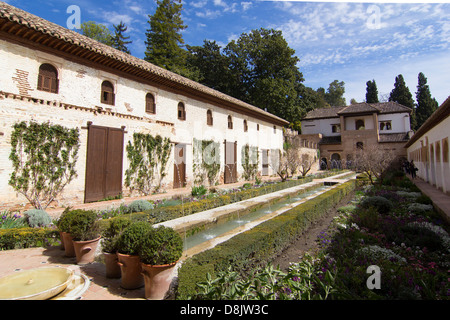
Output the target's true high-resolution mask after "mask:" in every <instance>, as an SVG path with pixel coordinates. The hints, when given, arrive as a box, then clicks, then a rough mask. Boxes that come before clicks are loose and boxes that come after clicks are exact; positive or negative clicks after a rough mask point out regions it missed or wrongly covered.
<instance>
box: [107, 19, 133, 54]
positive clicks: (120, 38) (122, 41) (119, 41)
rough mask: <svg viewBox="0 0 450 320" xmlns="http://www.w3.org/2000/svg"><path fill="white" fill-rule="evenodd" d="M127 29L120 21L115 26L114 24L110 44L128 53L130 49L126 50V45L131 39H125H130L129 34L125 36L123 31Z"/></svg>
mask: <svg viewBox="0 0 450 320" xmlns="http://www.w3.org/2000/svg"><path fill="white" fill-rule="evenodd" d="M127 29H128V27H127V26H125V24H124V23H123V22H122V21H120V23H119V24H118V25H117V26H116V25H114V36H112V39H111V42H112V44H111V46H112V47H113V48H115V49H117V50H120V51H122V52H125V53H128V54H130V50H128V47H127V45H128V44H130V43H132V41H127V40H128V39H130V36H125V35H124V34H123V33H124V32H126V31H127Z"/></svg>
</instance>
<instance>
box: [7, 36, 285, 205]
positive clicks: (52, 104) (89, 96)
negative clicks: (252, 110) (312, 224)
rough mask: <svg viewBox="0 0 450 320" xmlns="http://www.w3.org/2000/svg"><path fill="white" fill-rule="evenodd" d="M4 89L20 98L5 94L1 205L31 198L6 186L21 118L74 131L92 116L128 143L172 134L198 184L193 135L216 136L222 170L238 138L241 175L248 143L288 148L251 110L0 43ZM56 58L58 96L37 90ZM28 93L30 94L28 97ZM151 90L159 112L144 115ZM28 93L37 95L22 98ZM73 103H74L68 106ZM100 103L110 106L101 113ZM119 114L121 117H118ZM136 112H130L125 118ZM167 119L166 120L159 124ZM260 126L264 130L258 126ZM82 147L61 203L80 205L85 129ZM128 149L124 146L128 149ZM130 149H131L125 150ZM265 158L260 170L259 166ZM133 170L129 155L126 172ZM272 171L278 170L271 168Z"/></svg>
mask: <svg viewBox="0 0 450 320" xmlns="http://www.w3.org/2000/svg"><path fill="white" fill-rule="evenodd" d="M0 61H1V62H2V63H0V84H1V86H0V91H2V92H6V93H11V94H14V95H18V96H17V97H16V98H14V97H12V96H10V97H8V98H5V97H3V98H2V99H0V125H1V129H0V132H1V133H2V134H0V164H1V167H0V206H1V205H2V203H3V204H4V203H23V202H24V201H25V199H24V198H23V197H22V196H19V195H17V194H16V193H15V192H14V191H13V189H12V188H11V187H10V186H8V180H9V176H10V174H11V170H12V169H11V162H10V160H9V159H8V157H9V154H10V144H9V143H10V137H11V132H12V125H13V124H14V123H15V122H19V121H22V120H35V121H37V122H45V121H50V122H52V123H54V124H61V125H64V126H66V127H69V128H81V127H85V126H86V125H87V122H88V121H92V122H93V125H98V126H107V127H113V128H121V127H122V126H125V127H126V131H127V133H126V134H125V146H126V144H127V143H128V141H130V140H131V139H132V136H133V133H134V132H146V133H150V134H152V135H157V134H159V135H161V136H163V137H168V138H170V139H171V140H172V141H173V142H176V143H184V144H187V166H186V171H187V172H186V175H187V180H188V181H187V182H188V184H191V183H192V181H193V172H192V157H193V156H192V153H193V150H192V142H193V139H194V138H195V139H198V140H204V139H212V140H214V141H216V142H220V146H221V150H220V158H221V166H222V168H221V172H223V170H224V169H223V167H224V157H225V151H224V144H223V142H224V140H227V141H233V142H234V141H237V163H238V176H240V175H241V174H242V171H243V170H242V166H241V165H240V164H241V148H242V146H244V145H245V144H247V143H248V144H250V145H251V146H257V147H258V148H259V150H260V151H261V150H262V149H282V146H283V131H282V128H281V127H279V126H278V127H276V129H275V130H274V128H273V124H271V123H268V122H265V121H260V120H257V119H253V118H251V117H249V116H247V115H245V114H241V113H236V112H231V111H228V110H226V109H223V108H220V107H217V106H215V105H211V104H208V103H205V102H200V101H197V100H195V99H191V98H188V97H185V96H183V95H181V94H175V93H171V92H167V91H165V90H161V89H158V88H155V87H152V86H149V85H146V84H142V83H139V82H136V81H132V80H128V79H125V78H121V77H119V76H117V75H115V74H111V73H107V72H104V71H101V70H97V69H93V68H90V67H88V66H85V65H82V64H78V63H74V62H72V61H68V60H65V59H63V58H61V57H58V56H54V55H50V54H47V53H44V52H39V51H35V50H31V49H29V48H26V47H23V46H20V45H17V44H12V43H10V42H7V41H4V40H0ZM43 63H50V64H52V65H53V66H54V67H56V68H57V69H58V78H59V93H58V94H53V93H49V92H44V91H39V90H37V78H38V72H39V67H40V65H41V64H43ZM104 80H109V81H110V82H112V83H113V84H114V87H115V94H116V96H115V106H110V105H105V104H102V103H101V102H100V94H101V83H102V82H103V81H104ZM24 93H25V94H24ZM147 93H152V94H153V95H154V96H155V98H156V114H155V115H152V114H147V113H146V112H145V96H146V94H147ZM24 95H25V96H28V97H30V98H33V99H28V98H25V99H23V98H19V99H18V97H23V96H24ZM179 102H183V103H184V104H185V108H186V121H180V120H178V118H177V107H178V103H179ZM68 105H70V106H69V107H68ZM98 107H100V108H102V109H103V110H108V111H110V113H109V114H98V113H96V112H95V110H97V109H98ZM208 109H210V110H212V113H213V119H214V125H213V126H212V127H211V126H208V125H207V122H206V112H207V110H208ZM114 113H118V114H120V115H118V114H114ZM228 115H231V116H232V117H233V129H232V130H230V129H228V128H227V126H228ZM127 116H130V117H127ZM244 119H245V120H247V124H248V132H244V124H243V120H244ZM157 121H162V122H164V124H161V123H157ZM257 124H259V127H260V129H259V131H257V129H256V128H257ZM80 133H81V146H80V152H79V160H78V163H77V172H78V178H77V179H76V180H74V181H73V182H72V183H71V184H70V185H69V186H67V188H66V190H65V192H64V195H63V197H62V198H61V204H67V203H68V202H71V203H72V204H73V203H74V202H75V203H82V202H83V199H84V187H85V185H84V184H85V166H86V143H87V130H86V129H81V130H80ZM124 150H125V147H124ZM124 152H125V151H124ZM173 159H174V156H173V155H172V156H171V162H170V163H169V164H168V172H167V173H168V176H167V177H166V178H165V180H164V182H165V184H166V187H170V184H171V183H172V182H173ZM261 166H262V164H261V158H260V170H261ZM127 168H128V162H127V158H126V154H124V161H123V172H125V170H126V169H127ZM271 173H273V172H271Z"/></svg>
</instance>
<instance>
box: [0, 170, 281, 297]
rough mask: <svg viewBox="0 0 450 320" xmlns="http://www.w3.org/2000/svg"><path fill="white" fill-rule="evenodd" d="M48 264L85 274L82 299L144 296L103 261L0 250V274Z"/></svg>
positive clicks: (57, 252) (53, 250)
mask: <svg viewBox="0 0 450 320" xmlns="http://www.w3.org/2000/svg"><path fill="white" fill-rule="evenodd" d="M274 179H275V178H274ZM242 184H243V182H241V183H236V184H232V185H226V186H220V187H221V188H227V189H229V188H236V187H238V186H240V185H242ZM190 191H191V190H190V188H189V189H188V188H185V189H178V190H176V191H173V192H167V193H164V194H160V195H155V196H151V199H155V198H159V199H161V198H170V197H171V196H172V195H177V194H190ZM127 201H132V199H127ZM120 203H121V201H120V200H115V201H107V202H104V203H101V204H100V205H101V206H102V207H103V206H104V207H108V206H109V207H110V206H111V205H117V204H119V205H120ZM98 206H99V204H98V203H95V204H85V205H80V206H76V208H84V209H88V208H98ZM53 213H55V212H53ZM48 266H60V267H67V268H70V269H74V270H75V273H78V274H80V273H81V274H84V275H86V276H87V277H88V278H89V280H90V286H89V288H88V289H87V291H86V292H85V293H83V295H82V297H81V299H82V300H132V299H137V300H139V299H144V288H140V289H135V290H126V289H122V288H121V287H120V279H108V278H106V272H105V265H104V264H103V263H102V262H94V263H91V264H88V265H84V266H79V265H77V264H76V258H74V257H73V258H69V257H66V256H65V251H64V250H62V249H61V248H60V247H50V248H30V249H20V250H7V251H0V278H2V277H4V276H7V275H10V274H13V273H14V272H18V271H21V270H31V269H35V268H39V267H48Z"/></svg>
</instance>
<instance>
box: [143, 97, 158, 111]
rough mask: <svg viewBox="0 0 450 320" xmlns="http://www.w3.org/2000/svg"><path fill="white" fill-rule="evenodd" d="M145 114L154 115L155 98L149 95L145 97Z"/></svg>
mask: <svg viewBox="0 0 450 320" xmlns="http://www.w3.org/2000/svg"><path fill="white" fill-rule="evenodd" d="M145 112H147V113H153V114H155V113H156V104H155V97H154V96H153V95H152V94H151V93H147V96H146V97H145Z"/></svg>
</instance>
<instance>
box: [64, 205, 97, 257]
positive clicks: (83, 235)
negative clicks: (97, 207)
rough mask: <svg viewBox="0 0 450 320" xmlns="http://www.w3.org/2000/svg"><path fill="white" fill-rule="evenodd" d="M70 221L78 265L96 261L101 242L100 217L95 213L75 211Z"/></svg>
mask: <svg viewBox="0 0 450 320" xmlns="http://www.w3.org/2000/svg"><path fill="white" fill-rule="evenodd" d="M73 214H74V216H73V218H72V219H71V221H70V227H69V230H70V234H71V236H72V239H73V246H74V249H75V256H76V258H77V264H88V263H91V262H93V261H94V259H95V251H96V249H97V246H98V244H99V242H100V238H101V236H100V229H99V227H98V216H97V213H96V212H95V211H92V210H89V211H85V210H74V211H73Z"/></svg>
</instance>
